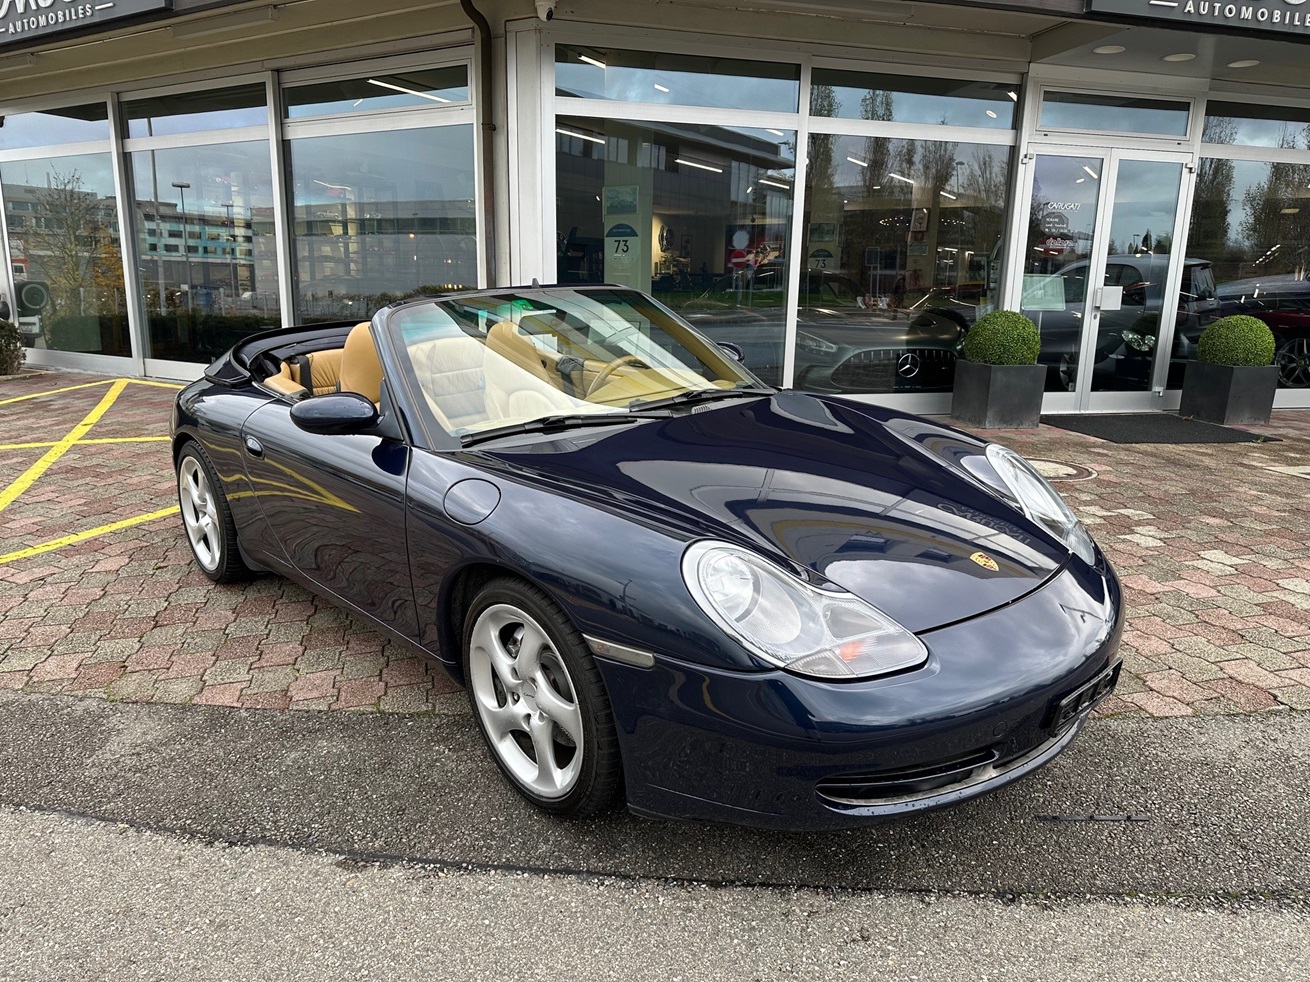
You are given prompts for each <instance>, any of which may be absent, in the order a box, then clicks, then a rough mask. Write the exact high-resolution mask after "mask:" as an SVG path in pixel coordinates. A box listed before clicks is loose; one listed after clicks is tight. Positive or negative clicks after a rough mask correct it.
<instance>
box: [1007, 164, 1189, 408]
mask: <svg viewBox="0 0 1310 982" xmlns="http://www.w3.org/2000/svg"><path fill="white" fill-rule="evenodd" d="M1189 160H1190V157H1189V156H1188V155H1186V154H1178V153H1173V154H1170V153H1161V152H1154V151H1151V152H1143V151H1130V150H1104V151H1101V150H1097V149H1085V148H1077V149H1075V148H1064V147H1051V148H1043V149H1040V150H1037V152H1036V153H1035V154H1034V155H1033V156H1032V157H1031V158H1030V160H1029V167H1028V174H1027V182H1028V183H1027V186H1026V191H1027V199H1028V201H1029V202H1030V204H1029V210H1028V216H1027V222H1026V225H1025V226H1024V228H1023V233H1022V236H1021V240H1022V243H1023V254H1022V256H1021V258H1020V259H1019V267H1020V268H1021V269H1022V276H1021V277H1020V278H1019V284H1018V289H1019V296H1018V298H1017V303H1012V304H1011V306H1012V309H1014V308H1016V307H1017V309H1019V310H1021V311H1022V312H1023V313H1024V314H1026V315H1027V316H1029V317H1031V318H1032V319H1033V321H1034V322H1035V323H1036V324H1037V327H1038V330H1039V331H1040V333H1041V336H1042V349H1041V355H1040V361H1041V363H1042V364H1044V365H1045V366H1046V368H1047V375H1046V391H1047V396H1046V399H1045V402H1044V408H1045V409H1046V410H1047V411H1050V412H1078V411H1102V412H1104V411H1131V410H1144V409H1161V408H1164V406H1163V398H1162V394H1163V392H1164V389H1165V386H1166V385H1168V383H1169V366H1170V362H1171V361H1173V360H1175V359H1178V360H1181V359H1182V358H1185V357H1186V356H1187V355H1188V354H1189V352H1188V351H1187V345H1188V343H1189V341H1188V338H1189V334H1190V333H1194V332H1189V331H1187V330H1183V331H1176V328H1177V327H1181V326H1185V325H1184V322H1185V321H1186V320H1187V317H1188V316H1189V315H1191V314H1194V313H1195V312H1194V311H1191V310H1189V309H1185V308H1187V306H1188V303H1189V302H1190V301H1189V300H1188V298H1187V297H1186V296H1185V297H1184V298H1183V299H1184V302H1183V303H1182V304H1180V303H1179V300H1178V297H1179V286H1180V283H1181V280H1182V279H1183V273H1184V264H1183V263H1182V261H1181V257H1180V256H1178V254H1177V253H1176V251H1175V249H1174V247H1173V244H1174V242H1175V240H1176V238H1177V236H1178V235H1179V233H1180V228H1179V226H1180V224H1181V223H1180V214H1179V211H1180V210H1179V200H1180V197H1181V192H1182V187H1183V176H1184V168H1185V165H1186V163H1187V162H1188V161H1189ZM1210 301H1211V302H1213V294H1212V292H1211V296H1210ZM1166 311H1169V313H1168V314H1166V313H1165V312H1166ZM1176 334H1177V340H1175V335H1176ZM1192 341H1194V339H1192Z"/></svg>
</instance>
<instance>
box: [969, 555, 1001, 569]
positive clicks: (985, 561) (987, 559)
mask: <svg viewBox="0 0 1310 982" xmlns="http://www.w3.org/2000/svg"><path fill="white" fill-rule="evenodd" d="M969 558H970V559H972V560H973V561H974V562H975V563H977V564H978V565H979V566H981V567H982V568H983V569H987V570H991V571H992V572H993V573H995V572H996V571H997V570H999V569H1000V568H1001V567H999V566H997V565H996V560H995V559H993V558H992V557H991V556H989V555H987V553H985V552H975V553H974V554H973V555H972V556H970V557H969Z"/></svg>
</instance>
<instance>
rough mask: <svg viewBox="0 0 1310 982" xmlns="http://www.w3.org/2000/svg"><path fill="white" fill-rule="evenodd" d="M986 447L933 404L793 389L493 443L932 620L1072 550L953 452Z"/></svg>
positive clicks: (531, 464)
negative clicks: (918, 410) (971, 474)
mask: <svg viewBox="0 0 1310 982" xmlns="http://www.w3.org/2000/svg"><path fill="white" fill-rule="evenodd" d="M983 446H984V444H982V443H981V442H979V441H976V440H973V439H972V438H970V437H967V436H964V435H963V434H960V433H958V432H957V431H954V430H950V429H947V428H945V427H938V426H935V425H933V424H931V423H929V422H927V421H925V420H922V419H918V418H917V417H913V416H906V415H904V414H899V413H895V412H891V411H889V410H883V409H879V408H877V407H872V406H865V405H861V404H858V403H853V402H847V401H844V400H841V399H833V398H825V397H820V396H812V395H808V394H805V393H799V392H781V393H777V394H776V395H774V396H771V397H764V398H757V399H742V400H739V401H737V400H734V401H727V400H725V401H722V402H715V403H710V404H706V405H704V406H701V407H697V410H696V411H693V412H689V413H686V414H683V415H678V416H674V417H670V418H668V419H659V420H653V421H649V422H641V423H632V424H624V425H622V426H620V427H616V428H613V429H610V428H606V429H605V430H603V431H598V430H579V431H575V432H572V433H568V434H565V435H564V436H563V437H559V436H555V437H549V438H543V439H535V440H532V441H530V442H518V441H517V440H516V442H515V444H514V445H513V446H512V447H505V446H503V445H501V446H495V445H488V446H484V447H480V448H479V449H478V454H479V455H480V456H481V457H482V458H483V460H484V461H485V462H486V463H487V464H490V465H491V467H492V468H493V469H504V470H505V471H506V475H505V476H506V477H510V476H511V475H516V476H517V478H518V479H524V478H528V479H530V480H532V481H533V482H534V483H546V484H549V485H552V486H553V490H555V491H556V492H557V493H562V494H566V495H569V496H572V497H577V498H579V499H585V500H590V501H592V502H596V501H597V500H598V499H599V500H600V502H601V504H602V507H608V508H611V509H622V510H625V511H626V512H628V513H629V514H631V515H632V516H633V517H634V519H636V520H639V521H644V522H652V521H653V522H657V523H659V524H661V525H663V526H665V527H668V528H671V529H675V530H679V531H681V532H682V533H683V534H685V535H687V537H688V538H689V539H695V538H701V537H712V538H721V539H727V540H731V541H735V542H738V543H740V544H744V545H748V546H750V547H752V548H754V549H756V550H758V551H759V552H761V553H763V554H765V555H768V556H770V557H771V558H773V559H774V560H775V561H778V562H780V563H781V564H782V565H784V566H787V565H790V566H792V567H793V569H796V571H798V572H800V573H801V574H802V575H805V576H807V577H808V578H810V579H812V580H816V581H818V582H822V580H828V581H830V582H831V583H834V584H837V585H839V586H840V587H843V588H845V589H846V590H848V591H850V592H851V593H854V594H856V595H857V596H860V597H862V598H863V599H865V600H867V601H869V602H870V603H872V604H874V605H875V606H877V607H878V608H880V609H881V610H883V611H885V612H886V613H888V614H890V615H891V616H892V617H894V618H896V620H898V621H899V622H900V623H901V624H903V625H905V626H906V627H907V628H909V629H910V630H912V631H916V632H917V631H925V630H929V629H931V628H934V627H938V626H941V625H944V624H948V623H952V622H955V621H959V620H962V619H964V618H967V617H971V616H974V615H976V614H979V613H982V612H983V611H987V610H991V609H994V608H996V607H1000V606H1002V605H1004V604H1007V603H1010V602H1011V601H1014V600H1016V599H1018V598H1019V597H1021V596H1023V595H1024V594H1026V593H1028V592H1030V591H1032V590H1033V589H1035V588H1036V587H1038V586H1039V585H1041V583H1043V582H1044V581H1045V580H1046V579H1048V578H1049V577H1050V576H1051V575H1052V573H1053V572H1054V571H1055V570H1057V569H1058V568H1059V567H1060V566H1061V565H1062V564H1063V563H1064V562H1065V561H1066V560H1067V558H1068V551H1067V550H1066V549H1065V548H1064V546H1063V544H1061V543H1059V542H1058V541H1056V540H1055V539H1054V538H1053V537H1051V536H1050V535H1049V533H1047V532H1045V531H1044V530H1043V529H1040V528H1038V527H1037V526H1036V525H1034V524H1033V523H1031V522H1030V521H1029V520H1028V519H1027V518H1025V517H1024V516H1023V515H1022V514H1021V513H1020V512H1018V511H1016V510H1015V509H1013V508H1011V507H1010V506H1009V505H1007V504H1006V503H1005V502H1004V501H1002V500H1001V499H1000V498H998V497H997V496H996V495H994V494H992V493H990V492H989V491H987V490H985V489H983V488H982V487H980V486H979V485H978V484H976V483H974V482H973V481H972V480H971V479H969V478H966V477H965V476H963V474H962V473H961V472H960V471H959V470H957V469H955V468H954V467H952V466H949V465H948V464H946V463H945V462H944V458H951V457H955V458H957V459H958V458H959V457H960V456H962V455H963V456H967V455H969V454H977V453H981V452H982V447H983ZM542 518H543V520H545V521H549V516H542ZM609 547H610V548H614V549H622V548H623V544H622V543H621V542H615V543H610V544H609ZM816 574H817V575H816Z"/></svg>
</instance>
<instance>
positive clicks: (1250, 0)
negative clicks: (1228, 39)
mask: <svg viewBox="0 0 1310 982" xmlns="http://www.w3.org/2000/svg"><path fill="white" fill-rule="evenodd" d="M1306 3H1307V0H1234V2H1232V3H1229V2H1228V0H1088V2H1087V10H1088V12H1089V13H1095V14H1115V15H1124V14H1126V15H1127V16H1129V17H1147V18H1150V19H1152V20H1164V21H1171V22H1173V23H1183V24H1188V25H1193V26H1202V25H1204V26H1206V27H1217V28H1237V29H1239V30H1240V29H1249V30H1257V31H1276V32H1278V33H1279V34H1306V35H1307V36H1310V7H1307V6H1306Z"/></svg>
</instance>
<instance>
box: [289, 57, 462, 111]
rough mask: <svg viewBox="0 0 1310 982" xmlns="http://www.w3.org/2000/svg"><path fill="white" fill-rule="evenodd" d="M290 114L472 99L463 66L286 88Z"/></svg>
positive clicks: (431, 105)
mask: <svg viewBox="0 0 1310 982" xmlns="http://www.w3.org/2000/svg"><path fill="white" fill-rule="evenodd" d="M285 99H286V107H287V116H288V118H290V119H303V118H306V117H310V116H332V115H341V114H344V113H363V112H377V111H379V110H384V109H416V108H418V109H433V108H439V107H441V106H443V105H451V104H455V103H463V102H468V101H469V89H468V69H467V68H466V67H465V66H464V65H457V66H452V67H449V68H438V69H433V70H432V71H426V72H406V73H405V74H404V75H377V76H371V77H369V78H352V79H342V80H338V81H332V82H313V83H310V84H307V85H298V86H294V87H290V88H288V89H287V90H286V95H285Z"/></svg>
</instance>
